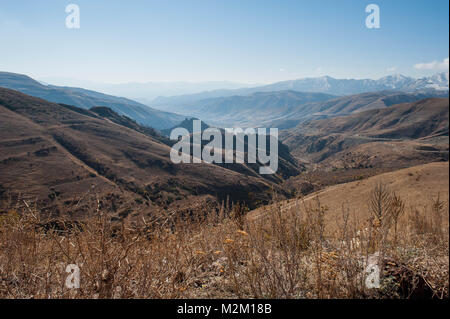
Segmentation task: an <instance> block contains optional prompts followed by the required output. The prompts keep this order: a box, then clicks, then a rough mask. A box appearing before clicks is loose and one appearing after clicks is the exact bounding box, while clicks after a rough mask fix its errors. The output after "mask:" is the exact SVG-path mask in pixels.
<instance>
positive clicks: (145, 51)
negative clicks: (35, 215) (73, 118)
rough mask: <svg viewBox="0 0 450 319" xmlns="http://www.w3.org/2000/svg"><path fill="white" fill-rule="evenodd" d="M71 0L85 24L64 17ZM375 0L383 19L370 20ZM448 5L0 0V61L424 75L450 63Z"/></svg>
mask: <svg viewBox="0 0 450 319" xmlns="http://www.w3.org/2000/svg"><path fill="white" fill-rule="evenodd" d="M71 3H74V4H77V5H79V7H80V11H81V12H80V13H81V20H80V22H81V28H80V29H67V28H66V26H65V19H66V16H67V13H66V12H65V7H66V5H68V4H71ZM370 3H375V4H378V5H379V7H380V10H381V12H380V13H381V14H380V16H381V28H380V29H368V28H366V26H365V19H366V16H367V15H368V14H367V13H366V12H365V8H366V6H367V5H368V4H370ZM448 16H449V4H448V0H432V1H424V0H422V1H419V0H417V1H411V0H408V1H402V0H395V1H393V0H387V1H380V0H371V1H361V0H342V1H338V0H314V1H312V0H310V1H300V0H297V1H288V0H277V1H275V0H274V1H269V0H264V1H262V0H236V1H235V0H221V1H218V0H182V1H174V0H154V1H151V0H133V1H114V0H107V1H104V0H68V1H63V0H58V1H55V0H40V1H36V0H14V1H10V0H0V70H2V71H10V72H17V73H25V74H28V75H30V76H32V77H35V78H49V77H53V78H54V77H61V78H75V79H83V80H90V81H99V82H109V83H121V82H134V81H138V82H146V81H193V82H197V81H210V80H213V81H214V80H228V81H237V82H245V83H252V82H258V83H267V82H274V81H280V80H287V79H295V78H301V77H308V76H311V77H315V76H321V75H325V74H326V75H330V76H333V77H338V78H379V77H381V76H384V75H387V74H393V73H402V74H405V75H410V76H414V77H420V76H423V75H428V74H432V73H436V72H438V71H442V70H445V69H447V70H448V56H449V49H448V48H449V40H448V37H449V18H448ZM445 59H447V60H446V62H444V60H445ZM55 84H56V83H55Z"/></svg>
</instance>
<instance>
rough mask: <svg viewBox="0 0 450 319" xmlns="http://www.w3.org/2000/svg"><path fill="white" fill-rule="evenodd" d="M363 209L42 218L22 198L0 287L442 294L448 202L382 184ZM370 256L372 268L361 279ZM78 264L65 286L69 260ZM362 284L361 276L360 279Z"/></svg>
mask: <svg viewBox="0 0 450 319" xmlns="http://www.w3.org/2000/svg"><path fill="white" fill-rule="evenodd" d="M361 200H366V201H367V204H368V205H367V207H368V208H367V209H368V210H369V211H370V216H371V217H370V218H368V219H365V220H358V218H357V216H358V214H353V212H349V211H346V210H345V209H344V208H343V209H342V212H340V216H341V217H340V218H339V219H338V220H336V222H335V225H330V223H329V222H325V220H326V216H327V214H329V213H330V212H329V211H328V209H327V207H324V206H322V205H321V203H320V198H316V199H315V200H314V201H310V202H305V201H303V200H302V198H299V199H298V201H297V203H296V205H295V206H294V207H290V209H289V210H286V209H284V208H283V207H282V206H281V204H280V205H271V206H270V209H269V208H268V210H267V211H266V212H265V213H264V214H261V215H260V216H258V218H252V219H250V218H246V216H245V212H246V209H245V208H244V207H242V206H240V205H233V206H231V207H227V205H223V206H222V207H221V208H220V209H218V211H217V212H215V213H214V214H212V213H211V212H207V211H205V212H204V214H202V215H197V216H189V217H186V218H184V219H181V218H177V219H175V218H174V217H173V216H170V215H169V214H168V215H167V216H160V217H159V218H157V219H154V220H152V221H150V220H148V217H144V216H142V217H140V218H136V219H135V220H127V221H120V222H118V221H114V220H113V221H111V219H110V218H109V217H108V214H107V213H105V212H103V211H102V209H101V207H100V205H97V207H93V208H92V212H90V215H91V216H92V217H90V218H88V219H85V220H79V221H77V222H74V221H68V220H66V221H64V220H61V219H58V220H49V219H48V218H45V217H44V216H41V214H40V212H39V210H37V209H35V208H33V207H31V206H30V204H29V203H27V202H25V201H21V202H20V201H19V202H18V203H17V204H16V205H10V207H11V208H10V209H8V210H5V211H3V212H2V213H1V215H0V297H1V298H448V286H449V273H448V270H449V256H448V249H449V247H448V245H449V227H448V220H449V219H448V218H449V216H448V203H447V202H445V201H443V200H441V199H440V198H435V199H434V200H433V202H432V203H431V204H430V205H428V207H427V208H423V209H418V208H414V207H406V205H405V203H404V202H403V201H402V199H401V198H400V197H398V196H396V195H395V194H394V193H393V192H391V191H390V190H389V188H388V187H387V186H385V185H383V184H379V185H377V186H376V187H375V188H374V189H373V191H372V193H371V195H370V198H367V199H361ZM368 261H370V262H372V263H373V261H375V264H376V265H377V267H379V269H380V285H379V288H368V285H367V282H366V281H367V279H368V276H369V275H368V274H367V273H366V268H367V265H368ZM69 264H76V265H77V266H78V267H79V269H80V288H79V289H69V288H67V287H66V285H65V282H66V278H67V276H68V273H66V267H67V265H69ZM369 286H370V285H369Z"/></svg>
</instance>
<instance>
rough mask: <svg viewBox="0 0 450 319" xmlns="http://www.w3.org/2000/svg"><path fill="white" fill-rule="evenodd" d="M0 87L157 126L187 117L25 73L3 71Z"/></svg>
mask: <svg viewBox="0 0 450 319" xmlns="http://www.w3.org/2000/svg"><path fill="white" fill-rule="evenodd" d="M0 87H4V88H8V89H12V90H17V91H19V92H22V93H25V94H28V95H31V96H35V97H39V98H41V99H45V100H47V101H50V102H54V103H64V104H68V105H73V106H77V107H81V108H84V109H89V108H91V107H94V106H107V107H110V108H111V109H113V110H114V111H116V112H118V113H119V114H122V115H126V116H128V117H130V118H132V119H133V120H135V121H137V122H138V123H140V124H142V125H145V126H150V127H153V128H156V129H165V128H169V127H172V126H174V125H176V124H178V123H179V122H181V121H182V120H183V119H184V117H183V116H180V115H177V114H173V113H170V112H164V111H160V110H156V109H153V108H150V107H148V106H146V105H144V104H141V103H138V102H136V101H133V100H129V99H126V98H123V97H117V96H112V95H107V94H103V93H99V92H95V91H90V90H85V89H81V88H74V87H60V86H54V85H44V84H41V83H39V82H38V81H36V80H34V79H32V78H30V77H29V76H26V75H22V74H16V73H9V72H0Z"/></svg>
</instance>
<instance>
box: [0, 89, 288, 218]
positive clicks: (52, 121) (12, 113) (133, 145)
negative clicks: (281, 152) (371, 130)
mask: <svg viewBox="0 0 450 319" xmlns="http://www.w3.org/2000/svg"><path fill="white" fill-rule="evenodd" d="M112 112H113V111H112V110H109V109H105V108H93V109H92V110H83V109H79V108H75V107H73V106H72V107H70V106H67V105H59V104H54V103H51V102H48V101H45V100H42V99H39V98H35V97H31V96H28V95H25V94H22V93H19V92H17V91H13V90H9V89H3V88H0V113H1V116H0V132H1V135H0V150H1V151H0V154H1V155H0V184H1V185H0V193H1V196H2V198H3V199H7V198H12V199H13V200H18V199H24V198H25V199H26V200H31V201H35V200H37V203H38V204H39V205H40V207H44V208H45V209H44V211H46V212H49V213H55V214H58V213H59V212H62V211H64V212H67V213H70V214H84V213H86V212H89V211H92V209H91V208H92V205H93V203H98V205H102V207H103V206H105V207H106V206H108V209H111V210H112V211H113V212H114V213H115V214H117V216H119V217H121V218H122V217H124V216H126V215H127V212H129V211H131V210H130V209H131V208H133V211H134V212H136V214H137V213H138V212H139V211H142V212H146V213H148V214H151V213H152V212H157V211H160V210H163V209H166V210H169V211H177V210H183V211H189V210H190V209H191V208H192V206H193V205H198V206H199V207H204V206H203V205H204V204H203V205H202V204H199V203H202V202H203V203H204V202H205V201H206V200H208V201H213V202H214V201H216V202H220V201H221V200H226V199H229V200H230V201H245V202H246V203H247V204H248V205H250V207H252V206H255V205H257V204H258V203H261V202H267V201H268V200H269V199H270V196H271V195H270V194H271V189H278V190H280V191H281V193H283V191H282V190H281V188H280V187H279V186H278V185H277V184H275V183H274V182H272V181H270V180H268V179H265V178H262V177H261V176H260V175H258V173H257V172H255V171H254V170H252V169H251V168H250V167H247V166H245V165H243V164H233V166H231V167H227V168H225V167H220V166H218V165H214V164H207V163H202V164H177V165H175V164H173V163H172V162H171V160H170V157H169V154H170V147H169V146H168V145H166V144H164V141H165V140H164V138H162V137H161V136H158V135H154V134H155V132H154V131H151V132H147V131H145V130H142V127H140V126H139V125H137V124H136V123H135V122H133V121H130V120H129V119H127V118H125V117H123V116H120V115H118V114H115V113H112ZM161 138H162V139H163V140H161Z"/></svg>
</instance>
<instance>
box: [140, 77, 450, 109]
mask: <svg viewBox="0 0 450 319" xmlns="http://www.w3.org/2000/svg"><path fill="white" fill-rule="evenodd" d="M448 88H449V73H448V72H443V73H438V74H435V75H433V76H429V77H424V78H420V79H414V78H412V77H407V76H404V75H389V76H386V77H383V78H380V79H378V80H371V79H362V80H356V79H335V78H332V77H329V76H323V77H318V78H303V79H298V80H290V81H282V82H277V83H273V84H268V85H263V86H257V87H252V88H243V89H236V90H214V91H207V92H202V93H197V94H190V95H179V96H172V97H159V98H156V99H154V100H153V101H152V102H151V103H150V104H149V105H151V106H153V107H156V108H160V109H167V110H170V109H171V108H172V107H174V106H180V105H183V104H190V103H194V102H197V101H200V100H203V99H208V98H217V97H228V96H234V95H240V96H244V95H250V94H253V93H255V92H274V91H284V90H292V91H299V92H316V93H327V94H332V95H349V94H359V93H365V92H375V91H384V90H395V91H404V92H416V91H434V90H437V91H445V90H447V91H448Z"/></svg>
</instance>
